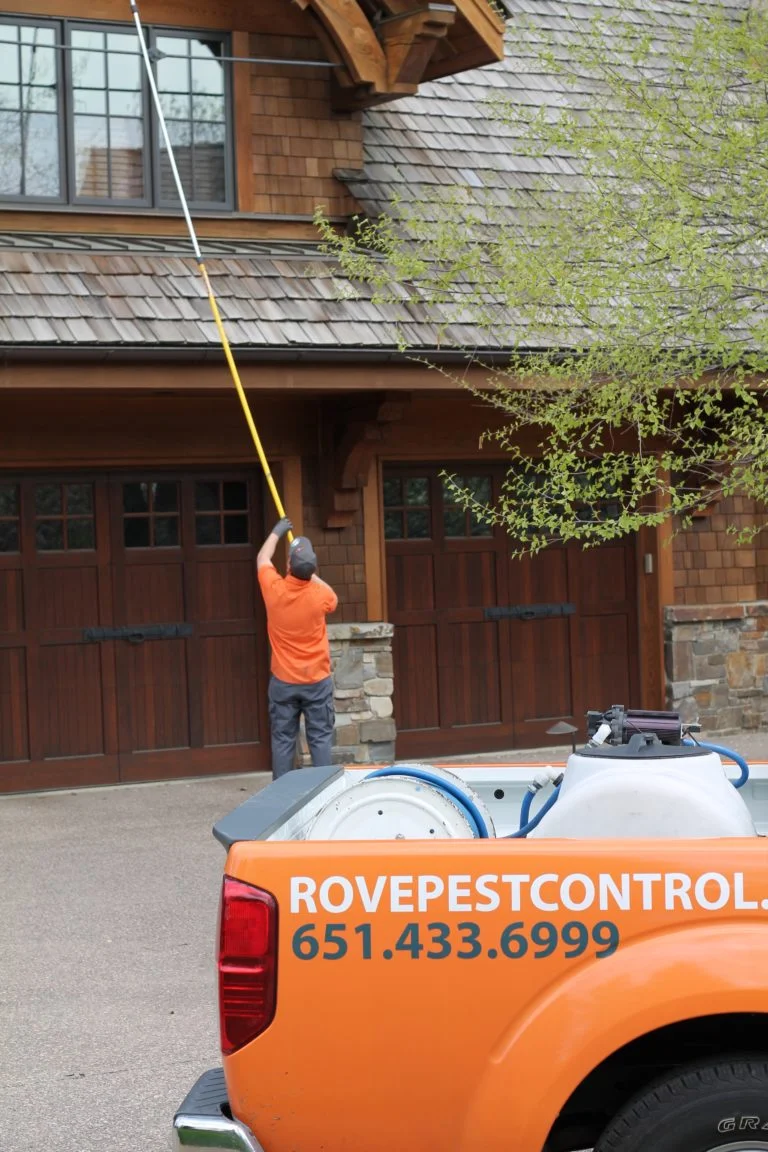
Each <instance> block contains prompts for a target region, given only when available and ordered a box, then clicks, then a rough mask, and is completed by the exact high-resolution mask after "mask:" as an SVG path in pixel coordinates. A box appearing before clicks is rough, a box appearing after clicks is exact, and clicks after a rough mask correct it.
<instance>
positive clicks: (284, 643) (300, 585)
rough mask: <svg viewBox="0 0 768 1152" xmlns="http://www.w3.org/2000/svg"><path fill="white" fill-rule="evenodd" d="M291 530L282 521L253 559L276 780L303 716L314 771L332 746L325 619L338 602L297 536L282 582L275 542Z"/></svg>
mask: <svg viewBox="0 0 768 1152" xmlns="http://www.w3.org/2000/svg"><path fill="white" fill-rule="evenodd" d="M292 528H293V525H292V524H291V522H290V520H288V519H287V517H283V519H282V520H280V521H279V522H278V523H277V524H276V525H275V527H274V528H273V529H272V531H271V532H270V534H269V536H268V537H267V539H266V540H265V541H264V543H263V544H262V546H261V549H260V551H259V554H258V556H257V558H256V566H257V568H258V574H259V584H260V586H261V592H262V595H263V597H264V603H265V605H266V608H267V630H268V632H269V642H270V644H271V646H272V676H271V677H270V681H269V723H270V728H271V731H272V777H273V779H275V780H276V779H277V777H278V776H282V775H283V774H284V773H285V772H290V770H291V769H292V768H293V766H294V761H295V758H296V740H297V737H298V735H299V718H300V716H301V714H302V713H303V714H304V727H305V730H306V733H307V742H308V744H309V751H310V753H311V755H312V763H313V764H314V765H315V766H316V767H320V766H325V765H327V764H330V763H331V746H332V744H333V723H334V708H333V681H332V679H331V652H330V647H329V644H328V630H327V628H326V621H325V618H326V616H327V615H328V614H329V612H333V611H335V609H336V605H337V604H338V602H339V601H338V597H337V595H336V593H335V592H334V591H333V589H332V588H331V587H330V585H328V584H326V583H325V582H324V581H323V580H321V579H320V578H319V576H317V575H316V569H317V557H316V556H315V553H314V552H313V550H312V545H311V544H310V542H309V540H308V539H307V538H306V536H298V537H297V538H296V539H295V540H294V541H293V543H292V544H291V546H290V550H289V552H288V575H287V576H285V578H283V577H282V576H281V575H280V573H279V572H278V571H277V569H276V568H275V566H274V564H273V563H272V557H273V556H274V554H275V549H276V548H277V544H278V541H279V540H281V539H282V538H283V536H285V534H286V532H290V531H291V530H292Z"/></svg>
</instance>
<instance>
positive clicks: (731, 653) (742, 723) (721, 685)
mask: <svg viewBox="0 0 768 1152" xmlns="http://www.w3.org/2000/svg"><path fill="white" fill-rule="evenodd" d="M664 648H665V658H666V672H667V706H668V707H669V708H673V709H675V710H676V711H679V712H680V715H681V717H682V719H683V720H684V721H692V720H699V721H700V722H701V724H702V727H703V731H704V732H705V733H706V734H707V735H713V734H715V733H719V734H721V735H727V734H728V733H734V732H741V731H745V730H747V731H750V730H751V731H754V730H757V729H760V728H766V727H768V674H767V673H768V601H765V600H757V601H753V602H752V603H750V604H706V605H685V606H682V605H678V606H675V607H669V608H665V609H664Z"/></svg>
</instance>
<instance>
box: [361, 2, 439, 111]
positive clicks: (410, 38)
mask: <svg viewBox="0 0 768 1152" xmlns="http://www.w3.org/2000/svg"><path fill="white" fill-rule="evenodd" d="M455 19H456V9H455V8H454V7H453V5H452V4H427V5H426V7H424V8H422V9H420V10H418V11H415V12H404V13H403V14H402V15H400V16H390V17H389V19H387V20H382V22H381V23H380V24H379V27H378V31H379V36H380V38H381V42H382V44H383V45H384V50H385V52H386V56H387V84H388V87H389V90H390V92H393V93H397V94H398V95H400V94H403V93H404V92H415V91H416V90H417V88H418V86H419V84H420V83H421V79H422V77H423V75H424V73H425V72H426V70H427V65H428V64H429V61H430V60H431V58H432V54H433V52H434V51H435V48H436V47H437V42H438V40H441V39H443V37H445V35H446V33H447V32H448V29H449V28H450V26H451V25H452V24H453V22H454V20H455Z"/></svg>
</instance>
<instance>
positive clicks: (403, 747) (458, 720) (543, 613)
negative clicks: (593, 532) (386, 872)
mask: <svg viewBox="0 0 768 1152" xmlns="http://www.w3.org/2000/svg"><path fill="white" fill-rule="evenodd" d="M441 470H442V469H441V468H438V467H436V466H433V465H424V466H412V465H409V466H408V467H394V466H392V467H389V468H388V469H387V470H386V472H385V477H384V535H385V540H386V556H387V595H388V602H389V603H388V608H389V619H390V620H391V621H392V623H393V624H394V625H395V640H394V660H395V717H396V720H397V730H398V736H397V755H398V757H400V758H402V757H403V756H427V755H451V754H456V755H461V754H463V753H467V752H483V751H492V750H495V749H503V748H515V747H518V748H528V747H536V746H541V745H545V744H551V743H553V738H552V736H550V735H548V734H547V729H548V728H550V727H552V725H554V724H556V723H557V722H558V721H559V720H565V721H567V722H568V723H572V724H576V725H578V728H579V731H580V732H581V733H582V734H583V733H584V717H585V713H586V711H587V709H588V708H607V707H609V706H610V705H611V704H613V703H625V704H627V705H628V706H635V707H637V706H638V697H637V694H638V691H639V668H638V655H637V651H638V649H637V604H636V577H635V549H634V544H633V542H632V541H631V540H630V541H621V542H619V543H616V544H608V545H603V546H601V547H599V548H593V549H589V550H586V551H584V550H582V549H581V548H579V547H577V546H575V545H574V546H567V547H551V548H548V549H546V550H545V551H544V552H542V553H540V554H539V555H538V556H535V557H525V558H523V559H513V558H512V557H511V556H510V546H509V541H508V540H507V538H506V536H505V534H504V533H503V531H501V530H500V529H496V530H493V529H491V528H489V527H487V526H486V525H483V524H480V523H479V522H477V521H476V520H474V519H473V518H472V516H471V514H470V513H468V512H465V511H464V510H463V509H461V508H459V507H457V506H456V505H455V504H452V503H451V499H450V495H449V494H448V493H446V491H445V490H444V486H443V483H442V481H441V480H440V477H439V473H440V471H441ZM451 470H453V471H455V472H457V473H459V474H460V475H462V476H463V478H464V480H465V482H466V483H467V484H468V485H470V486H471V487H472V488H473V489H474V490H475V492H476V493H477V496H478V498H479V499H481V500H486V499H489V498H490V497H491V496H497V495H498V493H499V485H500V483H501V480H502V477H503V471H502V469H501V468H493V467H491V468H489V467H485V468H481V467H477V466H471V465H456V466H451Z"/></svg>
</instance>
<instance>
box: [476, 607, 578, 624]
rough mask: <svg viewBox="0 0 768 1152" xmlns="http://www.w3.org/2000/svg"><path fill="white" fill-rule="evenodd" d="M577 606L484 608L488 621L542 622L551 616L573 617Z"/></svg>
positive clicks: (484, 614)
mask: <svg viewBox="0 0 768 1152" xmlns="http://www.w3.org/2000/svg"><path fill="white" fill-rule="evenodd" d="M575 612H576V605H575V604H571V603H563V604H509V605H502V606H500V607H497V608H484V609H483V616H484V617H485V619H486V620H541V619H543V618H546V617H551V616H573V615H574V614H575Z"/></svg>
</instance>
